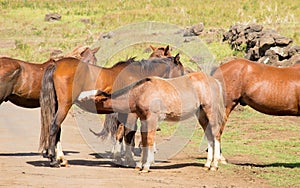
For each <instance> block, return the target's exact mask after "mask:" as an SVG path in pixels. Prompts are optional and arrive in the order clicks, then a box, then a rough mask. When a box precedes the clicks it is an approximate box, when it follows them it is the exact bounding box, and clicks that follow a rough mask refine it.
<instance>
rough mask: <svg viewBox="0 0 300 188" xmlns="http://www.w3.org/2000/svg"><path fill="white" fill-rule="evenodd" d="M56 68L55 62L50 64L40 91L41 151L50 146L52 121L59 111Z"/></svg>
mask: <svg viewBox="0 0 300 188" xmlns="http://www.w3.org/2000/svg"><path fill="white" fill-rule="evenodd" d="M55 69H56V65H55V64H51V65H49V66H48V67H47V68H46V70H45V73H44V76H43V79H42V88H41V93H40V106H41V123H42V125H41V135H40V146H39V151H42V150H47V149H48V148H49V136H50V123H51V121H52V119H53V117H54V115H55V112H56V111H57V99H56V92H55V88H54V83H53V78H52V75H53V72H54V71H55Z"/></svg>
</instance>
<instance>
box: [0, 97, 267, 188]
mask: <svg viewBox="0 0 300 188" xmlns="http://www.w3.org/2000/svg"><path fill="white" fill-rule="evenodd" d="M39 118H40V114H39V109H24V108H20V107H16V106H14V105H12V104H11V103H4V104H2V105H1V106H0V132H1V134H0V148H1V149H0V167H1V171H0V187H1V186H3V187H29V186H30V187H50V186H57V187H83V186H84V187H143V188H146V187H272V186H270V185H268V183H267V182H266V181H265V180H263V179H258V178H256V177H255V176H253V175H251V174H249V173H248V172H247V170H244V169H243V168H242V167H241V168H239V170H236V171H229V170H228V169H226V168H222V167H221V168H220V169H219V171H217V172H212V171H205V170H204V169H203V165H204V164H203V163H199V162H197V161H196V158H199V157H200V158H201V157H205V155H204V154H202V155H200V154H198V153H197V151H195V153H194V154H193V155H186V154H185V153H184V152H179V153H178V154H177V155H176V156H175V157H174V158H173V159H170V160H169V161H167V162H163V163H156V164H154V165H153V167H152V170H151V172H150V173H140V172H137V171H135V170H134V169H133V168H125V167H117V166H115V165H114V164H113V163H111V161H110V160H109V159H105V158H100V157H99V156H98V155H96V154H95V149H94V148H91V147H90V142H89V144H88V143H87V140H86V138H84V137H83V136H82V135H84V134H83V133H82V132H84V131H82V130H81V127H80V128H79V126H77V124H78V118H77V119H75V118H74V117H73V116H72V115H68V117H67V119H66V120H65V122H64V124H63V138H62V142H63V148H64V152H65V154H66V157H67V159H68V160H69V164H70V166H69V167H65V168H50V167H49V162H48V161H47V159H44V158H42V157H41V156H40V155H39V153H37V149H38V141H39V131H40V123H39V122H40V120H39ZM86 127H87V128H88V127H89V126H86Z"/></svg>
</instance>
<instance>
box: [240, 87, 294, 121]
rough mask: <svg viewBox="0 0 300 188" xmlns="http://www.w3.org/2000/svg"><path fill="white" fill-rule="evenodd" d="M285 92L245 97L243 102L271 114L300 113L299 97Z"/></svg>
mask: <svg viewBox="0 0 300 188" xmlns="http://www.w3.org/2000/svg"><path fill="white" fill-rule="evenodd" d="M292 93H293V92H291V93H290V92H289V94H285V92H282V93H281V94H277V95H276V94H274V93H273V94H271V95H268V94H265V96H264V97H244V98H243V102H245V103H246V104H247V105H249V106H250V107H252V108H253V109H255V110H257V111H259V112H262V113H265V114H269V115H300V114H299V101H298V97H295V95H293V94H292Z"/></svg>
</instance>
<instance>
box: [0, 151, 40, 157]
mask: <svg viewBox="0 0 300 188" xmlns="http://www.w3.org/2000/svg"><path fill="white" fill-rule="evenodd" d="M38 155H41V154H40V153H34V152H24V153H22V152H20V153H0V157H31V156H38Z"/></svg>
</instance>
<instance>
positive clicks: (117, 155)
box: [112, 121, 124, 164]
mask: <svg viewBox="0 0 300 188" xmlns="http://www.w3.org/2000/svg"><path fill="white" fill-rule="evenodd" d="M117 126H118V129H117V133H116V142H115V144H114V147H113V151H112V153H113V159H114V160H115V162H116V163H117V164H122V159H121V153H122V145H123V142H122V140H123V135H124V124H121V123H120V122H119V121H118V125H117Z"/></svg>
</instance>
